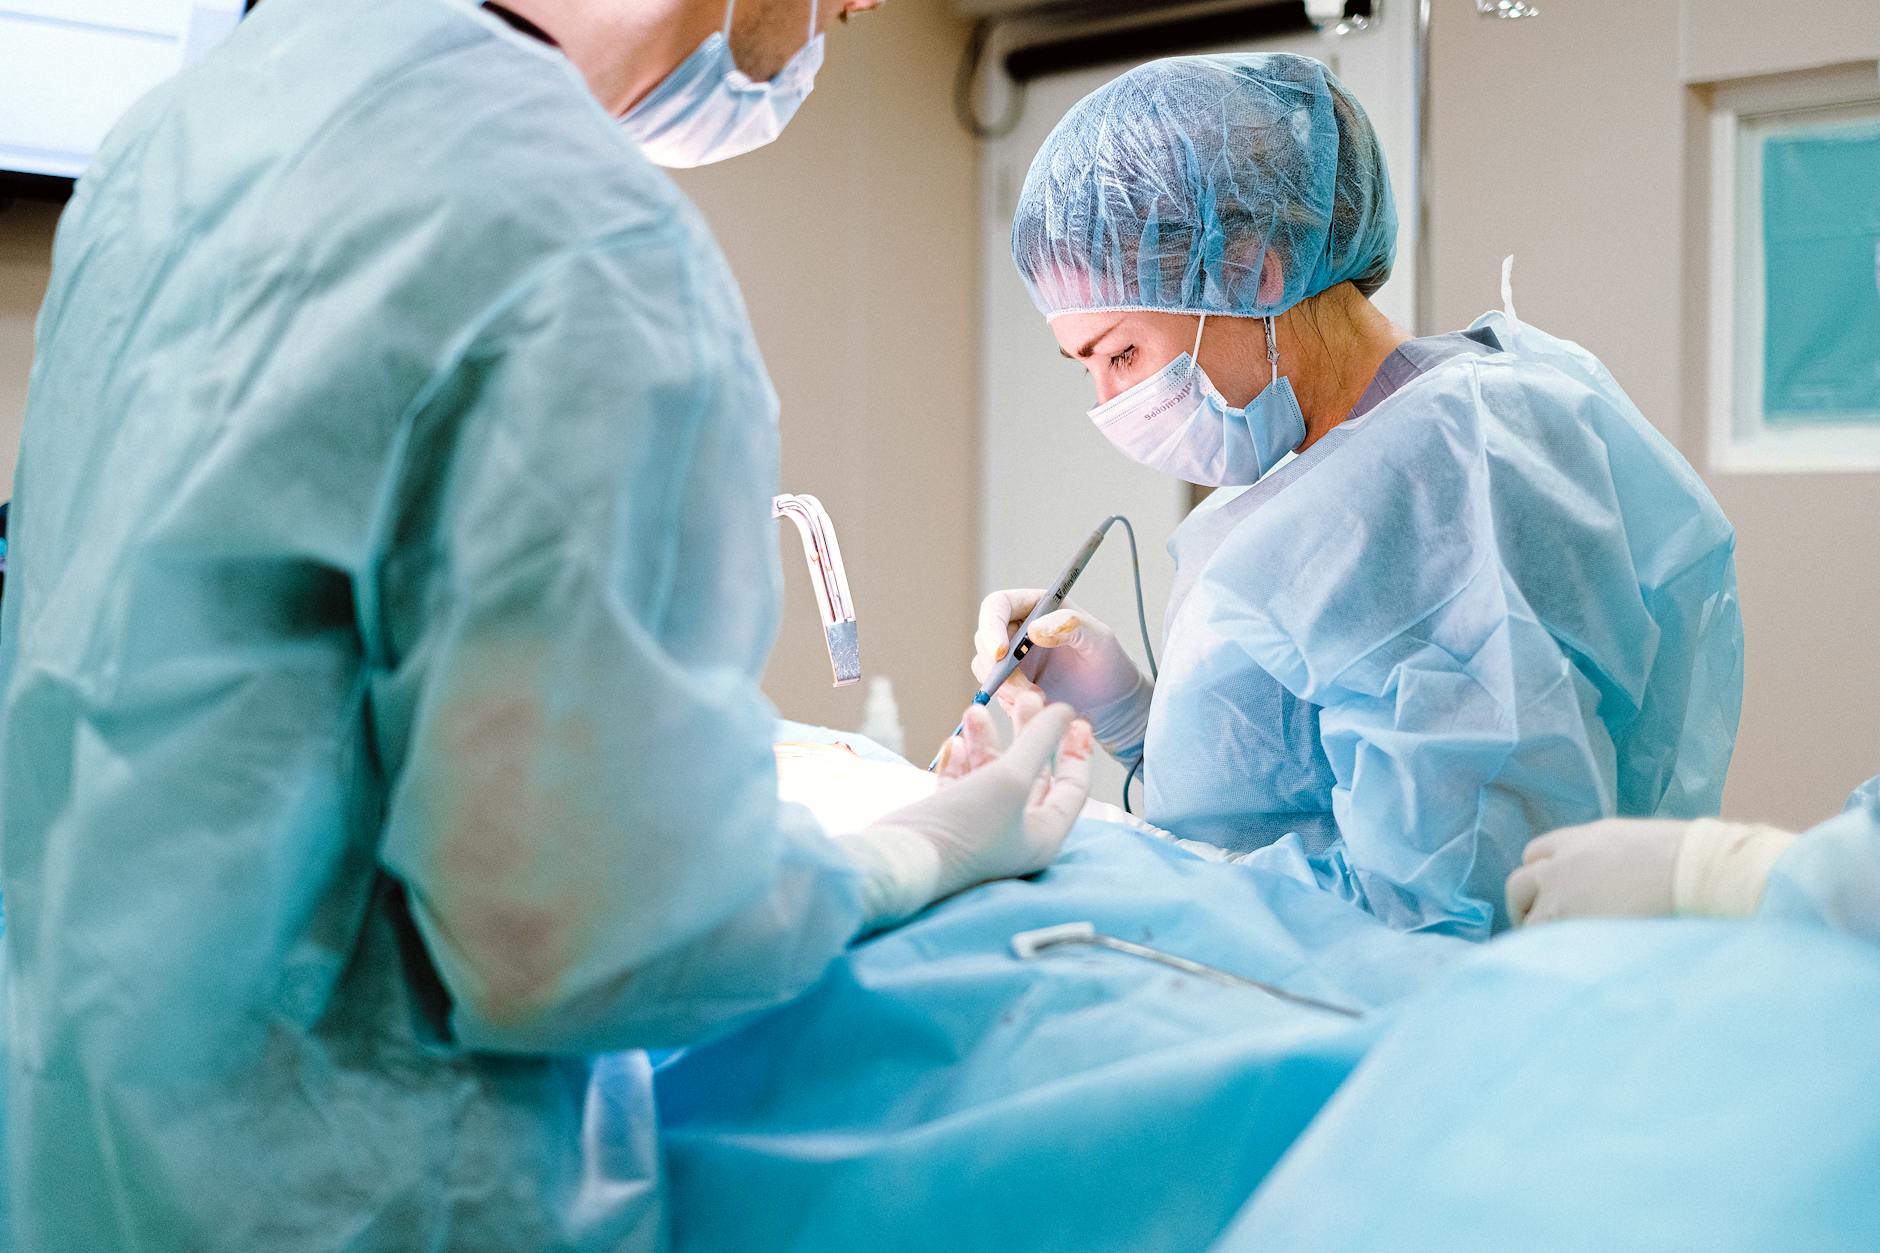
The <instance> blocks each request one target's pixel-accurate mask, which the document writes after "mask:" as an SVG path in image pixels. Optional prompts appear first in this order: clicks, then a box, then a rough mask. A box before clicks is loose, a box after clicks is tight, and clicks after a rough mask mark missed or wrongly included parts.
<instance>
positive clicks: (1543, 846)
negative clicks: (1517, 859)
mask: <svg viewBox="0 0 1880 1253" xmlns="http://www.w3.org/2000/svg"><path fill="white" fill-rule="evenodd" d="M1585 829H1586V828H1584V827H1562V828H1560V830H1558V831H1549V832H1548V833H1547V834H1546V835H1537V836H1535V837H1534V838H1533V839H1531V840H1529V841H1528V842H1527V847H1526V848H1524V849H1522V850H1521V864H1522V865H1523V866H1532V865H1533V864H1534V863H1535V862H1537V861H1544V860H1545V859H1547V858H1549V857H1552V856H1553V855H1554V854H1555V853H1558V852H1559V851H1560V845H1561V842H1562V841H1563V840H1569V839H1572V838H1573V833H1574V832H1575V831H1584V830H1585Z"/></svg>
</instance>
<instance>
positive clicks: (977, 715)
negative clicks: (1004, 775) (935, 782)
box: [934, 705, 998, 783]
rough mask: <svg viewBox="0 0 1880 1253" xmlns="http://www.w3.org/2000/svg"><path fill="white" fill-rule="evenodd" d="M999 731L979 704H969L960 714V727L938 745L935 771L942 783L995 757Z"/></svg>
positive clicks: (965, 774) (963, 776)
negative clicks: (938, 754)
mask: <svg viewBox="0 0 1880 1253" xmlns="http://www.w3.org/2000/svg"><path fill="white" fill-rule="evenodd" d="M997 746H998V732H997V730H996V729H995V728H994V727H993V725H992V717H991V715H990V714H988V713H987V712H986V710H985V707H984V706H981V705H969V706H967V708H966V712H965V713H964V714H962V715H961V716H960V729H959V731H958V732H956V733H955V734H954V735H953V737H952V738H950V739H949V740H947V742H946V743H945V744H942V745H941V746H940V764H939V765H937V766H935V767H934V774H935V775H937V776H939V779H940V781H941V782H942V783H950V782H953V781H954V780H956V779H963V778H965V777H966V776H967V775H969V774H971V773H972V772H973V771H975V770H977V769H978V768H979V767H980V766H982V765H984V764H986V762H988V761H991V760H994V759H995V758H997V757H998V749H997Z"/></svg>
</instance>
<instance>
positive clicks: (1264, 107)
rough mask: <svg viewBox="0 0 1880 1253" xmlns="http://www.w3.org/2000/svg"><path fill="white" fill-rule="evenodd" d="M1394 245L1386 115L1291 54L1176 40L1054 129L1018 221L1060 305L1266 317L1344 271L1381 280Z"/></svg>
mask: <svg viewBox="0 0 1880 1253" xmlns="http://www.w3.org/2000/svg"><path fill="white" fill-rule="evenodd" d="M1396 245H1397V211H1396V208H1395V207H1394V206H1393V204H1392V203H1391V196H1390V179H1389V176H1388V174H1387V173H1386V172H1385V168H1384V153H1383V151H1382V150H1381V149H1380V148H1379V147H1378V143H1377V135H1376V133H1375V132H1374V131H1373V130H1372V129H1371V121H1370V119H1369V118H1367V117H1366V116H1365V114H1364V110H1363V109H1362V108H1361V107H1359V105H1358V101H1357V99H1356V97H1354V96H1353V95H1352V94H1351V92H1350V90H1349V89H1347V88H1346V87H1345V85H1344V84H1343V83H1341V82H1339V81H1338V80H1337V79H1336V78H1334V77H1333V76H1332V73H1331V71H1330V70H1328V69H1326V68H1325V66H1324V65H1323V64H1321V63H1320V62H1318V61H1315V60H1313V59H1312V58H1311V57H1302V56H1294V55H1292V54H1290V53H1261V54H1242V55H1227V56H1198V57H1173V58H1170V59H1168V60H1165V61H1152V62H1150V63H1149V64H1147V65H1143V66H1139V67H1138V68H1136V69H1133V70H1131V71H1130V72H1129V73H1127V74H1124V75H1123V76H1122V77H1120V78H1117V79H1114V80H1112V81H1111V82H1109V83H1106V84H1105V85H1103V86H1102V87H1099V88H1098V89H1097V90H1096V91H1093V92H1091V93H1090V94H1089V95H1088V96H1085V97H1084V98H1083V99H1082V100H1081V101H1079V102H1078V103H1077V106H1076V107H1075V108H1073V109H1072V110H1071V111H1070V112H1069V113H1068V114H1067V115H1065V118H1064V120H1063V121H1062V122H1059V123H1058V125H1057V128H1056V129H1055V130H1053V131H1052V132H1051V135H1050V137H1049V138H1048V139H1046V140H1045V141H1044V147H1043V148H1041V149H1040V150H1039V152H1038V156H1037V157H1036V158H1035V159H1034V160H1033V161H1032V163H1031V173H1030V174H1028V175H1027V176H1026V178H1025V190H1024V192H1023V193H1022V194H1021V195H1020V197H1019V202H1018V213H1017V218H1016V220H1015V221H1014V222H1013V224H1012V256H1013V259H1014V260H1015V261H1016V262H1017V263H1018V271H1019V273H1020V275H1022V276H1023V277H1024V280H1025V285H1026V287H1028V288H1029V289H1030V291H1031V298H1032V301H1033V302H1034V303H1035V304H1036V305H1037V306H1038V309H1039V311H1040V312H1042V313H1044V314H1045V315H1046V316H1047V317H1049V316H1052V315H1055V314H1059V313H1070V312H1082V311H1087V310H1095V309H1157V310H1166V311H1170V312H1178V313H1215V314H1230V315H1238V316H1251V317H1264V316H1267V315H1270V314H1275V313H1278V312H1280V311H1281V310H1283V309H1286V308H1288V307H1290V306H1292V305H1294V304H1297V303H1298V302H1299V301H1301V300H1304V299H1305V298H1306V297H1307V296H1313V295H1316V294H1318V293H1319V292H1322V291H1324V290H1325V289H1326V288H1328V287H1333V286H1336V285H1337V284H1339V283H1343V282H1352V283H1355V284H1356V285H1357V287H1358V290H1359V291H1361V292H1363V293H1364V294H1365V295H1367V296H1368V295H1370V294H1371V293H1372V292H1374V291H1376V290H1377V289H1378V288H1379V287H1382V286H1383V285H1384V280H1385V279H1387V278H1389V277H1390V266H1391V261H1392V258H1393V257H1394V256H1395V254H1396ZM1268 264H1272V265H1273V266H1274V267H1275V268H1276V270H1277V274H1276V275H1275V276H1274V278H1273V279H1272V280H1270V281H1267V280H1266V278H1265V275H1266V268H1267V266H1268ZM1263 289H1264V293H1263ZM1263 294H1264V298H1262V297H1263Z"/></svg>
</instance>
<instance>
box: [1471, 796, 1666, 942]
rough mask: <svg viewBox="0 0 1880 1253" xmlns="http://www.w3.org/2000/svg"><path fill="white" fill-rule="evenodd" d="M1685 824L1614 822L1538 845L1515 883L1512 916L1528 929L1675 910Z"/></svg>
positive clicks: (1559, 834)
mask: <svg viewBox="0 0 1880 1253" xmlns="http://www.w3.org/2000/svg"><path fill="white" fill-rule="evenodd" d="M1687 825H1689V824H1687V823H1683V822H1675V821H1666V820H1663V819H1657V818H1607V819H1604V820H1602V821H1600V822H1592V823H1588V824H1586V825H1585V826H1580V827H1566V828H1564V829H1562V830H1559V831H1555V832H1553V833H1551V834H1549V835H1543V836H1541V837H1540V838H1539V839H1536V840H1533V841H1531V842H1530V843H1529V844H1528V846H1527V851H1526V852H1525V853H1524V854H1523V855H1522V857H1521V865H1520V867H1519V868H1518V869H1516V870H1515V872H1514V873H1513V874H1511V875H1509V876H1508V916H1509V918H1510V919H1511V920H1512V921H1513V922H1514V923H1515V924H1516V925H1517V926H1518V925H1521V924H1523V923H1533V922H1553V921H1557V920H1559V919H1562V918H1653V917H1659V916H1662V915H1665V914H1669V913H1671V911H1672V908H1673V904H1674V902H1673V899H1672V891H1673V877H1674V875H1675V873H1676V868H1677V860H1678V844H1679V842H1680V841H1681V840H1683V838H1684V828H1685V827H1686V826H1687Z"/></svg>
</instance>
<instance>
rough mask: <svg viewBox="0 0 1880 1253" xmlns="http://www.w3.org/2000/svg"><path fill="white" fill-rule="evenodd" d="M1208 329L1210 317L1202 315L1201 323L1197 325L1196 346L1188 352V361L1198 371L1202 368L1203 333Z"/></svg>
mask: <svg viewBox="0 0 1880 1253" xmlns="http://www.w3.org/2000/svg"><path fill="white" fill-rule="evenodd" d="M1207 329H1208V315H1207V314H1205V313H1204V314H1202V315H1201V321H1199V322H1198V323H1196V324H1195V346H1194V347H1193V348H1190V349H1189V350H1188V360H1189V361H1190V362H1192V363H1193V364H1194V366H1195V368H1196V369H1199V368H1200V367H1201V332H1203V331H1205V330H1207Z"/></svg>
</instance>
